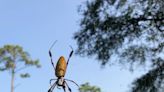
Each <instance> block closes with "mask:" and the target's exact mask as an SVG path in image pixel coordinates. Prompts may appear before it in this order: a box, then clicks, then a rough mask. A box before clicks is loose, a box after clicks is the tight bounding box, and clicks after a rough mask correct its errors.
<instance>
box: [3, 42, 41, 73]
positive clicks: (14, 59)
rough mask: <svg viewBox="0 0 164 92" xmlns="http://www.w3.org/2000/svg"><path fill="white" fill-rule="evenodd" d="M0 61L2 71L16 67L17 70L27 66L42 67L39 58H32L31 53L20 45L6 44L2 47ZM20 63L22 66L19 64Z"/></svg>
mask: <svg viewBox="0 0 164 92" xmlns="http://www.w3.org/2000/svg"><path fill="white" fill-rule="evenodd" d="M0 62H1V63H0V64H1V67H0V71H5V70H12V69H14V70H15V72H17V71H20V70H21V69H24V68H26V67H27V66H36V67H37V68H39V67H40V64H39V60H32V59H31V58H30V56H29V54H28V53H27V52H25V51H23V49H22V47H20V46H18V45H5V46H3V47H2V48H0ZM18 63H19V64H21V66H18V65H17V64H18Z"/></svg>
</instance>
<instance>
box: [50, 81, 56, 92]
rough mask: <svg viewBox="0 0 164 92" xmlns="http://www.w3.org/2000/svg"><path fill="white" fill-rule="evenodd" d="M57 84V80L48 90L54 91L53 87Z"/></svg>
mask: <svg viewBox="0 0 164 92" xmlns="http://www.w3.org/2000/svg"><path fill="white" fill-rule="evenodd" d="M55 86H56V82H55V83H54V84H53V85H52V86H51V87H50V89H49V90H48V92H52V91H53V89H54V88H55Z"/></svg>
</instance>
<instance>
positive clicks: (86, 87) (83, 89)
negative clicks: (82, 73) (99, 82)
mask: <svg viewBox="0 0 164 92" xmlns="http://www.w3.org/2000/svg"><path fill="white" fill-rule="evenodd" d="M79 90H80V92H101V89H100V88H99V87H96V86H91V85H90V84H89V83H85V84H82V85H81V86H80V89H79Z"/></svg>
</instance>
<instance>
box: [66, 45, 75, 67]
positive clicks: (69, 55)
mask: <svg viewBox="0 0 164 92" xmlns="http://www.w3.org/2000/svg"><path fill="white" fill-rule="evenodd" d="M70 48H71V49H72V51H71V52H70V54H69V57H68V60H67V66H68V63H69V59H70V58H71V56H72V54H73V52H74V51H73V48H72V46H70Z"/></svg>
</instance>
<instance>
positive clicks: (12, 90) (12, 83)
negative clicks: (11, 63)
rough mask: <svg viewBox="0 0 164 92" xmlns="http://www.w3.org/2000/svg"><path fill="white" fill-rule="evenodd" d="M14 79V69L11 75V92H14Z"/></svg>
mask: <svg viewBox="0 0 164 92" xmlns="http://www.w3.org/2000/svg"><path fill="white" fill-rule="evenodd" d="M14 78H15V72H14V69H12V75H11V92H14Z"/></svg>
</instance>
